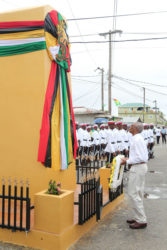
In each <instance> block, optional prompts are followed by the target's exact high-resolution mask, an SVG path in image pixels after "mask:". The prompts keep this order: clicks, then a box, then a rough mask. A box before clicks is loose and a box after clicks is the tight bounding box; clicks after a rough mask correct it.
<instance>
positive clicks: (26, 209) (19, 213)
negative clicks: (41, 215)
mask: <svg viewBox="0 0 167 250" xmlns="http://www.w3.org/2000/svg"><path fill="white" fill-rule="evenodd" d="M19 189H20V192H19ZM0 207H1V209H0V227H1V228H7V229H12V231H16V230H20V231H27V232H28V231H29V230H30V209H31V201H30V198H29V182H28V181H26V187H24V184H23V181H22V180H21V181H20V187H19V188H18V183H17V180H16V179H15V181H14V185H13V187H12V182H11V179H9V180H8V183H5V179H4V178H2V192H1V194H0Z"/></svg>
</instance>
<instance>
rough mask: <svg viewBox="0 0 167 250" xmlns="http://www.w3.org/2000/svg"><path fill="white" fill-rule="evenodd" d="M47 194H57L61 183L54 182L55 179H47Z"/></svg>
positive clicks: (59, 192) (59, 191)
mask: <svg viewBox="0 0 167 250" xmlns="http://www.w3.org/2000/svg"><path fill="white" fill-rule="evenodd" d="M46 193H47V194H53V195H59V194H61V183H60V182H58V183H57V184H56V181H53V180H50V181H49V187H48V190H47V192H46Z"/></svg>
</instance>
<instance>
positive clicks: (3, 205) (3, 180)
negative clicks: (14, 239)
mask: <svg viewBox="0 0 167 250" xmlns="http://www.w3.org/2000/svg"><path fill="white" fill-rule="evenodd" d="M4 221H5V178H4V177H3V178H2V228H4Z"/></svg>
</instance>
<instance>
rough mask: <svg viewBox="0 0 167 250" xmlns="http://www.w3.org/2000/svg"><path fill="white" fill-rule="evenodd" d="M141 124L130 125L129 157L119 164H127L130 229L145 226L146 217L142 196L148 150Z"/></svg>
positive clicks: (128, 221)
mask: <svg viewBox="0 0 167 250" xmlns="http://www.w3.org/2000/svg"><path fill="white" fill-rule="evenodd" d="M142 130H143V124H142V123H140V122H136V123H134V124H132V125H131V127H130V130H129V131H130V132H131V133H132V135H133V137H132V140H131V145H130V151H129V158H123V159H122V162H121V164H125V163H127V164H128V165H129V168H130V171H129V183H128V194H129V197H130V199H131V203H132V209H133V213H134V215H133V217H132V219H130V220H127V223H129V224H130V225H129V227H130V228H132V229H140V228H145V227H146V226H147V218H146V215H145V212H144V205H143V196H144V184H145V175H146V173H147V161H148V150H147V146H146V143H145V142H144V139H143V137H142V135H141V132H142Z"/></svg>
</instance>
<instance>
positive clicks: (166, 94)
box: [117, 76, 167, 96]
mask: <svg viewBox="0 0 167 250" xmlns="http://www.w3.org/2000/svg"><path fill="white" fill-rule="evenodd" d="M117 78H118V79H119V80H121V81H123V82H126V83H129V84H131V85H133V86H136V87H139V88H141V87H142V86H139V85H137V84H135V83H132V82H130V81H128V80H123V79H121V78H119V77H118V76H117ZM145 89H147V90H148V91H151V92H154V93H156V94H160V95H165V96H167V93H162V92H159V91H156V90H153V89H149V88H146V87H145Z"/></svg>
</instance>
